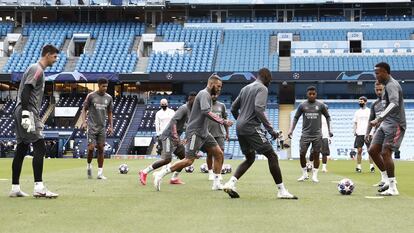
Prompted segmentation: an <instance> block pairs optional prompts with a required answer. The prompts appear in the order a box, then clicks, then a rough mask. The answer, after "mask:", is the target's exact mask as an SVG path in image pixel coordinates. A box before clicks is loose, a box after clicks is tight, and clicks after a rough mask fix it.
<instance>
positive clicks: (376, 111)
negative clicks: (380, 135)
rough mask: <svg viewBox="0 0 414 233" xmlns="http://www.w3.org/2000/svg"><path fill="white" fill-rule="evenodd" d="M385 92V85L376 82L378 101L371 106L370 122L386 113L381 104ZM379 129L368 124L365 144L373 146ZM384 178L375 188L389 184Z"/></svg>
mask: <svg viewBox="0 0 414 233" xmlns="http://www.w3.org/2000/svg"><path fill="white" fill-rule="evenodd" d="M383 91H384V85H383V84H381V83H380V82H378V81H376V82H375V94H376V95H377V97H378V98H377V99H376V100H375V101H374V103H372V104H371V113H370V116H369V122H371V121H373V120H375V118H377V116H379V115H381V113H382V111H384V107H383V106H382V103H381V97H382V93H383ZM376 130H377V128H373V127H372V126H371V124H368V127H367V132H366V133H365V142H366V143H368V144H371V141H372V135H373V134H374V133H375V131H376ZM383 178H384V176H381V181H380V182H379V183H377V184H374V186H378V187H382V186H384V184H385V183H387V182H388V180H386V179H383Z"/></svg>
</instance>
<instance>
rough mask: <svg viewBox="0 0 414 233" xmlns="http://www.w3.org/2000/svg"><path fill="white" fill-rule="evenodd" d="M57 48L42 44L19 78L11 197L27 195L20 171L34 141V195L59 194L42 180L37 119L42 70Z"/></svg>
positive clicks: (42, 151)
mask: <svg viewBox="0 0 414 233" xmlns="http://www.w3.org/2000/svg"><path fill="white" fill-rule="evenodd" d="M58 53H59V50H58V49H57V48H55V47H54V46H53V45H45V46H44V47H43V49H42V53H41V58H40V60H39V61H38V62H37V63H36V64H32V65H31V66H29V67H28V68H27V69H26V71H25V72H24V74H23V76H22V79H21V80H20V85H19V90H18V94H17V103H16V108H15V109H14V114H13V115H14V120H15V122H16V140H17V149H16V155H15V156H14V158H13V164H12V176H13V180H12V190H11V192H10V194H9V196H10V197H26V196H28V195H27V194H26V193H24V192H23V191H22V190H21V189H20V184H19V182H20V173H21V171H22V165H23V160H24V157H25V156H26V155H27V152H28V150H29V145H30V144H32V145H33V161H32V165H33V174H34V182H35V185H34V191H33V196H34V197H46V198H56V197H58V196H59V195H58V194H56V193H53V192H50V191H49V190H48V189H47V188H46V187H45V186H44V184H43V179H42V175H43V158H44V157H45V154H46V146H45V141H44V139H43V133H42V131H43V123H42V121H41V120H40V108H41V105H42V99H43V92H44V88H45V75H44V70H45V69H46V68H47V67H48V66H52V65H53V63H55V62H56V60H57V57H58Z"/></svg>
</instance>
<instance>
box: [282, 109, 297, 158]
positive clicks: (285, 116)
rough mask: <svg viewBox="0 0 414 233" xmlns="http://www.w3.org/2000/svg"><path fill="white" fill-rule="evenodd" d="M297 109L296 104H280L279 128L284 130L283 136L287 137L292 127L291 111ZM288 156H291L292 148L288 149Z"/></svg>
mask: <svg viewBox="0 0 414 233" xmlns="http://www.w3.org/2000/svg"><path fill="white" fill-rule="evenodd" d="M293 110H295V105H294V104H280V105H279V130H281V131H282V132H283V136H284V137H285V138H287V135H288V132H289V128H290V124H291V122H290V113H291V112H292V111H293ZM288 158H290V148H289V149H288Z"/></svg>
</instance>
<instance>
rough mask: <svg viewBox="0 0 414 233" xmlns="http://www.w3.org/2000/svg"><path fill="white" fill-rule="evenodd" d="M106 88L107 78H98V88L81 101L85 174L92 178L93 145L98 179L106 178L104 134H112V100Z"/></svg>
mask: <svg viewBox="0 0 414 233" xmlns="http://www.w3.org/2000/svg"><path fill="white" fill-rule="evenodd" d="M107 89H108V80H107V79H104V78H101V79H99V80H98V90H97V91H94V92H92V93H89V94H88V96H87V97H86V99H85V102H84V103H83V109H82V114H81V117H82V126H81V127H82V129H86V128H87V131H88V132H87V140H88V159H87V162H88V164H87V168H86V171H87V175H88V178H89V179H92V164H91V163H92V158H93V152H94V150H95V147H96V148H97V151H98V156H97V157H98V176H97V179H99V180H106V179H107V178H106V177H105V176H104V175H103V164H104V146H105V141H106V134H107V133H108V134H109V135H112V134H113V127H112V126H113V118H112V109H113V107H114V106H113V105H114V104H113V100H112V96H110V95H109V94H108V93H106V90H107ZM107 117H108V122H109V126H108V131H107V130H106V118H107Z"/></svg>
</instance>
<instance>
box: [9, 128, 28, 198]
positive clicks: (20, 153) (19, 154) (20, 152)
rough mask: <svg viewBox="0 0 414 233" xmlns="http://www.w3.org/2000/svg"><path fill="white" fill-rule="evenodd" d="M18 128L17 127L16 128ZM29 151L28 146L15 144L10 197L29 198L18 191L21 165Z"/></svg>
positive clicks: (26, 144)
mask: <svg viewBox="0 0 414 233" xmlns="http://www.w3.org/2000/svg"><path fill="white" fill-rule="evenodd" d="M16 127H18V126H16ZM28 150H29V144H28V143H24V142H20V143H18V144H17V148H16V154H15V155H14V158H13V163H12V189H11V191H10V194H9V196H10V197H27V196H29V195H28V194H26V193H25V192H23V191H22V190H21V189H20V174H21V171H22V165H23V160H24V157H25V156H26V154H27V151H28Z"/></svg>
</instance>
